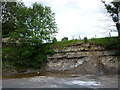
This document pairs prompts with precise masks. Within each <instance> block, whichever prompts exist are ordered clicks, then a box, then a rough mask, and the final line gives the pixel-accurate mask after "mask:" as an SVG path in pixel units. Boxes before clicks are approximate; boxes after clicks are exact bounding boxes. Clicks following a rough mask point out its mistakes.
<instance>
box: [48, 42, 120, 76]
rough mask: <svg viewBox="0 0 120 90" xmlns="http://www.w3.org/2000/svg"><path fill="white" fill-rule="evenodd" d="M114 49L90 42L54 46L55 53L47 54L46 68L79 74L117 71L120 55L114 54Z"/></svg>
mask: <svg viewBox="0 0 120 90" xmlns="http://www.w3.org/2000/svg"><path fill="white" fill-rule="evenodd" d="M116 51H117V50H105V49H104V48H103V47H102V46H100V45H95V44H92V43H86V44H75V45H71V46H70V45H69V46H66V47H64V48H63V49H59V48H56V49H55V52H56V54H54V55H53V56H48V63H47V70H50V71H51V70H52V71H67V72H71V73H81V74H86V73H88V74H103V73H118V71H119V67H118V64H119V63H120V56H115V52H116ZM63 52H64V53H63Z"/></svg>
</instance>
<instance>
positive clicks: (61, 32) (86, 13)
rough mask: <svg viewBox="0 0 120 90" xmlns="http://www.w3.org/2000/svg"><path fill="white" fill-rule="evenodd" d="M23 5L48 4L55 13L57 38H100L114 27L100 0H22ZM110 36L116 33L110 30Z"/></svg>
mask: <svg viewBox="0 0 120 90" xmlns="http://www.w3.org/2000/svg"><path fill="white" fill-rule="evenodd" d="M22 1H23V2H24V4H25V5H27V6H31V5H32V4H33V3H35V2H37V3H41V4H43V5H46V6H50V7H51V9H52V11H53V12H54V13H55V20H56V23H57V27H58V33H57V34H56V38H57V40H59V41H60V40H61V39H62V38H63V37H68V39H69V40H71V39H73V38H74V39H79V36H80V37H81V39H83V38H84V37H87V38H95V37H96V38H100V37H107V36H109V30H111V29H116V28H115V27H114V22H113V21H112V19H111V18H110V17H109V15H108V14H107V13H106V10H105V8H104V5H103V3H101V0H22ZM111 35H112V36H116V35H118V34H117V32H112V33H111Z"/></svg>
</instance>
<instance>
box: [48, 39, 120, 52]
mask: <svg viewBox="0 0 120 90" xmlns="http://www.w3.org/2000/svg"><path fill="white" fill-rule="evenodd" d="M84 42H85V40H68V41H66V42H63V41H59V42H57V43H55V44H51V45H50V46H51V47H52V48H62V49H63V48H64V47H65V46H69V45H74V44H77V43H84ZM87 42H88V43H89V42H90V43H94V44H100V45H102V46H103V47H104V48H105V49H107V50H111V49H116V50H118V49H119V43H118V37H105V38H93V39H88V40H87Z"/></svg>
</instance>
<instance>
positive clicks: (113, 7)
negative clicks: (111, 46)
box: [102, 0, 120, 49]
mask: <svg viewBox="0 0 120 90" xmlns="http://www.w3.org/2000/svg"><path fill="white" fill-rule="evenodd" d="M102 2H103V3H104V6H105V8H106V10H107V13H109V15H110V17H111V18H112V20H113V21H114V22H115V24H116V28H117V31H118V38H119V43H120V23H119V14H118V13H119V12H118V9H119V5H120V2H111V3H109V4H108V3H106V2H105V0H102ZM119 49H120V46H119Z"/></svg>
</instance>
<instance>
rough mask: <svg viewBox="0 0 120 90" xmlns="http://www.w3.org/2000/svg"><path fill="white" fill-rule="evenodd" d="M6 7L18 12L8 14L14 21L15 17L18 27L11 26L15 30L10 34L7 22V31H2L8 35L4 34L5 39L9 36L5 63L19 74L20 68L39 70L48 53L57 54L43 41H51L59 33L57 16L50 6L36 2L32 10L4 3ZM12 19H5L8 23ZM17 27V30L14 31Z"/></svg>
mask: <svg viewBox="0 0 120 90" xmlns="http://www.w3.org/2000/svg"><path fill="white" fill-rule="evenodd" d="M6 4H8V5H10V6H9V7H10V8H9V9H10V10H9V11H12V10H11V9H15V13H10V12H9V11H8V14H10V16H12V15H13V16H14V15H15V17H11V18H15V22H13V23H16V24H15V25H13V26H10V27H11V28H13V29H15V30H13V31H9V29H11V28H10V27H7V26H6V25H7V24H6V23H5V24H4V25H3V26H4V27H5V28H6V30H5V31H4V29H3V32H8V33H3V36H4V35H8V36H9V37H10V39H9V40H8V42H7V45H6V46H3V51H2V52H3V57H2V60H3V64H5V63H9V65H12V66H14V67H15V69H17V70H18V71H19V69H23V70H24V69H27V68H34V69H38V68H40V67H41V64H42V63H45V62H46V61H47V54H49V55H53V54H54V50H52V49H51V48H50V47H49V45H45V44H44V42H45V41H46V42H47V43H48V42H51V41H52V38H53V37H54V34H55V33H57V26H56V22H55V18H54V15H55V14H54V13H52V11H51V8H50V7H47V6H43V5H41V4H37V3H34V4H33V6H32V7H26V6H24V5H18V6H16V5H15V6H14V7H13V6H12V3H10V2H6V3H3V6H4V5H6ZM15 4H16V2H15ZM16 8H19V10H16ZM3 9H4V8H3ZM4 12H7V11H6V9H4ZM10 16H6V17H4V19H5V20H7V18H9V17H10ZM8 24H9V23H8ZM16 25H17V28H15V27H16ZM3 66H4V65H3Z"/></svg>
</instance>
